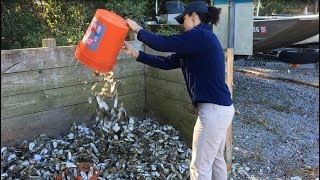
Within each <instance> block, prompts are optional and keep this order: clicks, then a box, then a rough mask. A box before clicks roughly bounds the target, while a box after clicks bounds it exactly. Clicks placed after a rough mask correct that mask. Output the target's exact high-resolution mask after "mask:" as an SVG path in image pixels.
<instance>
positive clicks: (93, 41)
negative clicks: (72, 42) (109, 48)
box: [82, 17, 106, 51]
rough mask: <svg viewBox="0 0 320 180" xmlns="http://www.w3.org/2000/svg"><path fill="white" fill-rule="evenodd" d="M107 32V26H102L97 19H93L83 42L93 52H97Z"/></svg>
mask: <svg viewBox="0 0 320 180" xmlns="http://www.w3.org/2000/svg"><path fill="white" fill-rule="evenodd" d="M105 31H106V27H105V25H103V24H101V23H100V22H99V21H98V20H97V19H96V18H95V17H93V19H92V21H91V23H90V25H89V28H88V29H87V31H86V34H85V35H84V37H83V39H82V42H83V43H84V44H85V45H86V47H87V48H88V49H90V50H91V51H96V50H97V47H98V46H99V43H100V41H101V39H102V37H103V34H104V32H105Z"/></svg>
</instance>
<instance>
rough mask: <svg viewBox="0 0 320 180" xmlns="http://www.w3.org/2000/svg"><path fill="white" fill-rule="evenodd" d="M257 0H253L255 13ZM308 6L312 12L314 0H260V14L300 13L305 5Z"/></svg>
mask: <svg viewBox="0 0 320 180" xmlns="http://www.w3.org/2000/svg"><path fill="white" fill-rule="evenodd" d="M257 5H258V0H254V6H255V13H256V10H257ZM306 6H308V11H309V13H312V11H313V10H314V6H315V0H261V1H260V9H259V15H260V16H268V15H273V14H295V15H302V14H303V13H304V9H305V7H306Z"/></svg>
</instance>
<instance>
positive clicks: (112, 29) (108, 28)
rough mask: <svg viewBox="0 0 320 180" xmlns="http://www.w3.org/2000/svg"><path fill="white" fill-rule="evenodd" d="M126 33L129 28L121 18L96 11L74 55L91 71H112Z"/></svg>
mask: <svg viewBox="0 0 320 180" xmlns="http://www.w3.org/2000/svg"><path fill="white" fill-rule="evenodd" d="M128 31H129V26H128V24H127V22H126V21H125V20H124V19H123V18H122V17H121V16H119V15H117V14H115V13H113V12H111V11H108V10H105V9H98V10H97V11H96V14H95V15H94V18H93V19H92V21H91V23H90V25H89V28H88V29H87V31H86V34H85V35H84V37H83V39H82V41H80V42H79V44H78V46H77V49H76V51H75V52H74V55H75V57H76V58H77V59H78V60H79V61H80V62H81V63H82V64H84V65H86V66H87V67H89V68H91V69H93V70H96V71H99V72H109V71H112V69H113V66H114V65H115V63H116V61H117V56H118V54H119V51H120V49H121V47H122V44H123V42H124V40H125V38H126V36H127V34H128Z"/></svg>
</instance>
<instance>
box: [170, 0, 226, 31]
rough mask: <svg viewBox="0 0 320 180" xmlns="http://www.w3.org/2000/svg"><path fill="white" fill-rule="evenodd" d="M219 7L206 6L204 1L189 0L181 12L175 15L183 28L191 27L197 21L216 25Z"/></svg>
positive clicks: (219, 11)
mask: <svg viewBox="0 0 320 180" xmlns="http://www.w3.org/2000/svg"><path fill="white" fill-rule="evenodd" d="M220 13H221V9H220V8H216V7H214V6H208V4H207V3H206V2H204V1H192V2H190V3H189V4H188V5H187V6H186V8H185V10H184V11H183V13H181V14H180V15H179V16H177V17H175V19H176V20H177V21H178V23H180V24H182V26H183V27H184V29H185V30H189V29H192V28H193V27H194V26H196V25H198V24H199V23H204V24H214V25H217V24H218V22H219V19H220V17H219V16H220Z"/></svg>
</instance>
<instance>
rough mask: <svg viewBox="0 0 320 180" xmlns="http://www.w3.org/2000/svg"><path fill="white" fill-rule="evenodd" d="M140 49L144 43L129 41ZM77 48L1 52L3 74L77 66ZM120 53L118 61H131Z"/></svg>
mask: <svg viewBox="0 0 320 180" xmlns="http://www.w3.org/2000/svg"><path fill="white" fill-rule="evenodd" d="M128 43H130V44H132V45H133V46H134V47H136V48H138V49H142V48H143V46H142V43H140V42H138V41H129V42H128ZM76 47H77V46H59V47H56V48H27V49H14V50H1V74H4V73H13V72H23V71H31V70H39V69H41V70H42V69H47V68H58V67H66V66H75V64H77V60H76V58H75V57H74V51H75V49H76ZM130 58H131V56H128V55H126V54H124V53H123V52H121V51H120V53H119V54H118V57H117V60H126V59H130Z"/></svg>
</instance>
